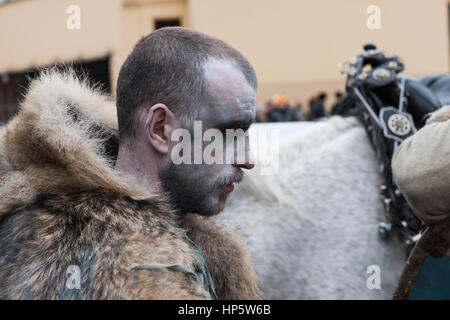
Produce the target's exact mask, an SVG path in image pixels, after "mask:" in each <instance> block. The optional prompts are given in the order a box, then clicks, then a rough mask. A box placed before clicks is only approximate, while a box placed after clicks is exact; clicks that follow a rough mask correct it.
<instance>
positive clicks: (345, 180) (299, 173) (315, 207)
mask: <svg viewBox="0 0 450 320" xmlns="http://www.w3.org/2000/svg"><path fill="white" fill-rule="evenodd" d="M256 128H257V126H256ZM279 151H280V157H279V171H278V173H277V174H275V175H261V174H260V172H261V170H258V165H257V166H256V167H255V169H254V170H251V171H249V172H248V173H247V177H246V179H244V181H243V182H242V184H241V185H239V186H238V187H237V188H236V190H235V192H233V194H232V195H231V197H230V199H229V200H228V203H227V205H226V208H225V210H224V212H222V213H221V214H219V215H218V216H217V217H216V218H215V219H216V220H217V221H219V222H221V223H224V224H226V225H228V226H232V227H235V228H238V229H240V231H241V232H242V233H243V234H244V236H245V238H246V240H247V249H248V251H249V254H250V256H251V258H252V260H253V263H254V266H255V269H256V272H257V274H258V277H259V280H260V283H261V287H262V290H263V292H264V297H265V298H266V299H390V298H391V296H392V293H393V291H394V288H395V284H396V281H397V279H398V277H399V275H400V273H401V270H402V268H403V266H404V263H405V258H406V257H405V251H404V249H403V248H402V247H401V245H400V243H399V242H400V241H399V240H398V239H397V237H395V236H393V237H391V238H389V239H387V240H382V239H381V238H380V237H379V235H378V223H379V222H381V221H383V220H384V206H383V203H382V201H381V199H380V189H379V187H380V184H381V181H382V177H381V174H380V172H379V164H378V161H377V159H376V156H375V152H374V151H373V149H372V146H371V144H370V142H369V139H368V137H367V135H366V132H365V131H364V128H363V127H362V125H361V124H360V123H359V122H358V121H357V119H356V118H342V117H333V118H331V119H329V120H325V121H322V122H318V123H314V124H311V125H308V126H303V127H301V129H300V130H299V131H298V132H296V133H294V134H291V135H290V137H289V139H288V141H286V142H285V143H283V145H281V146H280V149H279ZM373 265H375V266H378V267H379V271H380V273H378V269H377V267H371V268H369V269H368V267H369V266H373ZM378 275H379V279H380V280H381V288H380V289H377V282H376V281H377V279H376V277H378ZM374 277H375V278H374ZM368 282H369V285H368ZM374 286H375V288H373V287H374ZM369 288H373V289H369Z"/></svg>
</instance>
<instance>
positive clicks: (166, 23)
mask: <svg viewBox="0 0 450 320" xmlns="http://www.w3.org/2000/svg"><path fill="white" fill-rule="evenodd" d="M179 26H181V19H179V18H175V19H156V20H155V30H156V29H160V28H164V27H179Z"/></svg>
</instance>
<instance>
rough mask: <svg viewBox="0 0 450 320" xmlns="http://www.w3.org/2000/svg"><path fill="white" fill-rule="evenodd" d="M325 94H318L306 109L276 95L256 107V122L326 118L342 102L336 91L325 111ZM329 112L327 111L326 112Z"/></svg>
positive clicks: (341, 96)
mask: <svg viewBox="0 0 450 320" xmlns="http://www.w3.org/2000/svg"><path fill="white" fill-rule="evenodd" d="M327 97H328V96H327V94H326V93H325V92H320V93H318V94H317V95H316V96H314V97H312V98H311V99H310V100H309V101H308V108H305V107H303V105H302V104H301V103H300V102H298V103H296V104H295V105H292V104H290V102H289V100H288V98H287V97H286V96H285V95H282V94H278V95H276V96H275V97H274V98H273V99H271V100H269V101H267V102H266V104H265V105H264V106H258V107H257V112H256V122H284V121H317V120H320V119H322V118H324V117H326V116H329V115H333V114H335V113H336V110H337V108H338V106H339V104H340V103H341V102H342V99H343V94H342V92H340V91H337V92H336V93H335V94H334V101H333V106H332V107H331V109H327V108H326V107H325V106H326V102H327ZM328 110H329V111H328Z"/></svg>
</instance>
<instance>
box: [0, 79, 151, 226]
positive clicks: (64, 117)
mask: <svg viewBox="0 0 450 320" xmlns="http://www.w3.org/2000/svg"><path fill="white" fill-rule="evenodd" d="M114 140H117V119H116V107H115V104H114V102H113V101H111V100H109V99H108V98H107V97H106V96H105V95H102V94H101V92H100V91H98V90H96V89H93V88H91V87H89V85H88V83H87V82H86V81H80V80H78V78H77V77H76V76H75V75H74V73H73V72H71V71H65V72H62V73H61V72H56V71H46V72H44V73H42V74H41V76H40V77H39V78H38V79H37V80H35V81H33V82H32V84H31V86H30V88H29V90H28V92H27V94H26V96H25V100H24V102H23V103H22V104H21V108H20V111H19V113H18V114H17V115H16V116H15V117H14V118H13V119H12V120H11V121H9V123H7V125H6V126H5V127H3V128H2V129H0V194H2V197H3V199H2V201H0V217H1V214H2V213H4V212H7V211H10V210H13V209H14V208H15V207H17V206H20V205H21V204H23V203H28V202H29V201H30V199H31V198H32V197H33V196H34V195H35V194H37V193H56V194H58V193H60V192H61V190H66V191H67V190H71V191H77V190H85V189H97V188H100V189H105V190H109V191H113V192H117V193H119V194H121V195H127V196H130V197H133V198H135V199H142V198H148V197H151V196H152V195H151V194H150V193H149V192H148V191H145V190H143V189H141V188H139V187H138V186H137V185H136V184H135V183H134V182H133V179H132V178H131V177H123V176H120V175H119V174H118V173H117V172H115V171H114V169H113V167H112V164H111V158H108V156H107V152H108V150H106V149H107V148H105V145H108V142H110V143H109V145H114V144H115V142H114Z"/></svg>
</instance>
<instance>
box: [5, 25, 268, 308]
mask: <svg viewBox="0 0 450 320" xmlns="http://www.w3.org/2000/svg"><path fill="white" fill-rule="evenodd" d="M256 88H257V81H256V75H255V72H254V70H253V68H252V67H251V65H250V64H249V62H248V61H247V59H245V58H244V57H243V56H242V55H241V54H240V53H239V52H238V51H236V50H235V49H233V48H231V47H230V46H229V45H227V44H226V43H224V42H223V41H220V40H218V39H215V38H213V37H210V36H207V35H205V34H202V33H200V32H196V31H193V30H190V29H186V28H178V27H176V28H163V29H159V30H157V31H155V32H153V33H151V34H150V35H148V36H146V37H143V38H142V39H141V40H140V41H139V42H138V43H137V45H136V46H135V48H134V49H133V51H132V52H131V54H130V55H129V56H128V58H127V59H126V61H125V63H124V64H123V66H122V68H121V70H120V74H119V78H118V82H117V102H116V106H114V104H113V103H112V102H111V101H109V100H108V98H107V97H104V96H103V95H102V94H101V93H99V92H97V91H95V90H94V89H92V88H90V87H89V86H88V85H87V84H86V83H85V82H80V81H79V80H78V79H76V77H75V76H74V75H73V74H71V73H67V72H66V73H64V74H61V73H55V72H46V73H44V74H43V75H41V77H40V78H39V79H38V80H36V81H35V82H33V83H32V84H31V87H30V90H29V92H28V94H27V96H26V98H25V101H24V103H23V105H22V107H21V111H20V112H19V114H18V115H17V116H16V117H15V118H14V119H12V120H11V121H10V122H9V123H8V125H7V126H6V127H5V128H3V129H1V131H0V175H1V176H0V178H1V179H0V181H1V184H0V191H1V192H2V193H3V194H4V195H5V197H3V199H2V200H1V201H0V208H2V209H4V210H2V212H8V214H5V215H1V214H0V218H1V220H0V252H1V253H2V254H1V255H0V282H1V283H2V286H0V298H47V299H53V298H62V299H71V298H81V299H112V298H114V299H122V298H124V299H209V298H215V297H218V298H219V299H255V298H259V297H260V291H259V288H258V284H257V280H256V276H255V272H254V271H253V268H252V265H251V263H250V261H249V258H248V256H247V254H246V252H245V250H244V249H243V246H242V245H241V242H240V241H239V240H238V239H237V238H236V236H235V235H234V234H232V233H231V232H229V231H227V230H225V229H224V228H223V227H219V226H217V225H216V224H215V223H214V222H212V221H210V220H209V218H207V217H208V216H211V215H214V214H217V213H219V212H220V211H221V210H222V209H223V207H224V204H225V201H226V199H227V197H228V195H229V194H230V192H232V191H233V188H234V183H238V182H240V181H241V180H242V177H243V172H242V169H251V168H252V167H253V164H252V159H251V157H250V151H249V150H248V137H247V136H245V135H244V134H243V132H244V131H246V129H248V127H249V126H250V124H251V123H252V122H253V120H254V118H255V107H254V100H255V92H256ZM49 92H51V94H49ZM116 107H117V120H118V123H117V122H116V119H114V118H112V117H111V115H115V110H116ZM199 128H200V129H199ZM229 129H237V131H240V132H241V134H240V135H238V139H237V140H240V139H241V141H243V142H244V143H239V142H238V143H236V141H235V140H234V139H231V140H230V141H228V140H226V139H225V140H223V141H218V140H220V135H219V134H217V133H223V135H222V136H223V137H225V136H226V134H227V133H228V132H227V130H229ZM180 130H185V131H187V132H188V133H189V134H190V136H191V138H192V139H191V140H189V141H184V140H183V141H182V142H180V141H177V140H176V139H173V137H174V136H176V133H177V132H179V131H180ZM211 130H212V131H211ZM30 132H33V134H30ZM208 132H215V133H216V134H215V135H214V139H210V140H214V142H216V143H217V144H216V145H217V146H222V147H223V148H222V151H223V155H222V154H220V153H221V151H220V150H219V149H220V148H218V149H216V150H215V151H214V152H213V155H214V156H217V157H216V159H219V160H220V159H223V161H215V162H213V163H211V162H210V161H204V160H205V159H204V156H205V154H204V153H203V149H204V148H205V147H206V146H207V144H208V143H207V142H208V141H207V140H208V139H205V137H208V136H210V135H208ZM210 138H211V137H210ZM179 143H183V145H184V146H189V148H185V149H182V151H181V152H178V151H179V149H176V148H177V146H178V147H179ZM199 143H200V144H199ZM6 146H8V148H7V147H6ZM198 146H200V148H199V147H198ZM174 150H178V151H177V152H173V151H174ZM180 153H181V154H180ZM215 153H219V155H217V154H215ZM177 156H182V157H185V158H192V160H193V161H192V162H190V163H189V161H187V162H183V163H178V162H177V163H175V162H174V158H176V157H177ZM189 156H191V157H189ZM199 159H200V161H199ZM50 176H51V179H47V180H45V179H44V180H45V182H44V181H43V179H42V177H50ZM17 239H20V241H18V240H17ZM30 252H31V253H32V254H30ZM26 275H29V277H28V276H26ZM67 277H69V278H67Z"/></svg>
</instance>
